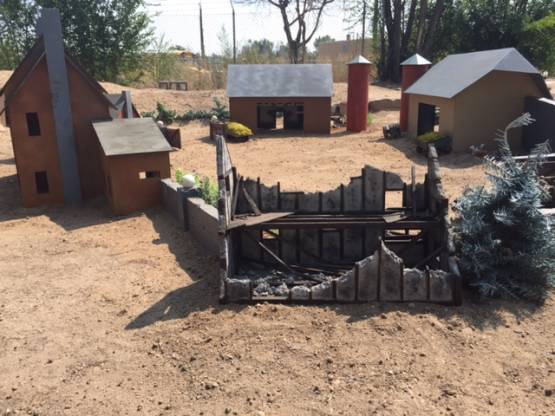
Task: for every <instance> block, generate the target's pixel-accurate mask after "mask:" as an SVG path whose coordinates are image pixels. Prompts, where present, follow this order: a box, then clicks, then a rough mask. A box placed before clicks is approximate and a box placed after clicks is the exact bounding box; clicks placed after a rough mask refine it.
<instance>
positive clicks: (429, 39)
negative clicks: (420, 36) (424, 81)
mask: <svg viewBox="0 0 555 416" xmlns="http://www.w3.org/2000/svg"><path fill="white" fill-rule="evenodd" d="M444 10H445V0H437V1H436V5H435V7H434V14H433V17H432V20H431V22H430V23H429V24H428V28H429V29H428V33H427V34H426V40H425V41H424V45H423V46H422V53H423V54H424V55H425V56H428V57H431V56H432V50H433V45H434V39H435V34H436V30H437V27H438V25H439V20H440V19H441V16H442V15H443V12H444Z"/></svg>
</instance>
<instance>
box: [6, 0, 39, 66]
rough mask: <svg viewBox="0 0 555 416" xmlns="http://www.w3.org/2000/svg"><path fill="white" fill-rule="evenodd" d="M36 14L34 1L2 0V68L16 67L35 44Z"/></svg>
mask: <svg viewBox="0 0 555 416" xmlns="http://www.w3.org/2000/svg"><path fill="white" fill-rule="evenodd" d="M36 15H37V7H36V4H35V3H34V2H32V1H27V0H2V1H0V69H13V68H15V67H16V66H17V65H18V64H19V62H20V61H21V59H23V57H24V56H25V53H26V51H27V50H28V49H29V48H30V47H31V45H32V44H33V39H34V37H35V30H34V28H35V20H36Z"/></svg>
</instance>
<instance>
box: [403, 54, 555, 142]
mask: <svg viewBox="0 0 555 416" xmlns="http://www.w3.org/2000/svg"><path fill="white" fill-rule="evenodd" d="M406 94H408V96H409V115H408V134H409V136H410V137H416V136H419V135H421V134H425V133H428V132H431V131H439V132H440V133H445V134H446V135H449V136H451V137H452V138H453V149H454V150H458V151H462V150H466V149H468V147H469V146H471V145H476V144H482V143H483V144H486V145H488V146H489V147H493V145H494V138H495V136H496V133H497V131H498V130H500V129H504V128H505V127H506V126H507V124H509V123H510V122H511V121H512V120H514V119H515V118H517V117H518V116H519V115H521V114H522V113H523V112H524V111H525V100H526V97H536V98H541V97H545V98H551V94H550V92H549V89H548V87H547V85H546V83H545V81H544V79H543V77H542V76H541V74H540V72H539V71H538V70H537V69H536V68H534V66H533V65H532V64H531V63H530V62H528V61H527V60H526V58H524V57H523V56H522V55H521V54H520V53H519V52H518V51H517V50H516V49H514V48H507V49H498V50H491V51H483V52H473V53H467V54H460V55H451V56H448V57H447V58H445V59H444V60H443V61H441V62H439V63H438V64H437V65H435V66H433V67H432V68H431V69H429V70H428V71H427V72H425V73H424V74H423V75H422V77H421V78H420V79H418V80H417V81H416V82H414V84H412V86H411V87H410V88H408V89H407V90H406ZM510 144H511V146H513V147H514V148H520V147H521V146H522V143H521V132H520V131H518V130H515V131H513V132H511V136H510Z"/></svg>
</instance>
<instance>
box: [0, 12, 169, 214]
mask: <svg viewBox="0 0 555 416" xmlns="http://www.w3.org/2000/svg"><path fill="white" fill-rule="evenodd" d="M37 33H38V35H39V38H38V40H37V41H36V43H35V45H34V46H33V47H32V48H31V50H30V51H29V52H28V54H27V56H26V57H25V58H24V59H23V61H22V63H21V64H20V66H19V67H18V68H17V69H16V70H15V71H14V73H13V74H12V76H11V78H10V79H9V80H8V81H7V83H6V84H5V85H4V87H3V88H2V89H1V90H0V97H3V102H4V105H3V107H2V106H1V105H0V115H1V114H4V115H5V120H6V124H7V126H8V127H10V129H11V137H12V144H13V150H14V156H15V162H16V167H17V173H18V178H19V185H20V189H21V196H22V199H23V205H24V206H26V207H36V206H41V205H52V204H64V203H70V204H72V203H79V202H81V201H83V200H89V199H91V198H95V197H98V196H101V195H109V193H110V189H109V187H107V182H106V180H105V178H106V172H105V171H104V169H105V167H106V166H109V165H110V164H106V163H105V161H104V158H105V157H106V154H105V153H103V148H102V146H101V144H100V142H99V137H98V136H97V133H96V132H95V129H94V128H93V122H97V121H102V120H114V119H121V118H133V117H138V112H137V110H136V109H135V108H134V106H133V103H132V101H131V96H130V94H129V93H125V92H124V93H122V94H107V92H106V91H105V90H104V88H102V86H101V85H100V84H99V83H98V82H97V81H96V80H94V79H93V78H91V77H90V76H89V75H88V74H87V73H86V72H85V71H84V70H83V69H82V68H81V67H80V66H79V64H78V63H77V62H76V61H75V60H74V59H73V58H72V57H71V55H70V54H69V53H68V52H67V51H66V50H65V48H64V43H63V38H62V30H61V24H60V16H59V12H58V10H56V9H43V10H42V15H41V17H40V18H39V21H38V27H37ZM142 123H143V124H142V126H143V128H144V129H145V132H146V131H148V132H150V133H152V134H153V135H155V136H156V137H155V139H154V140H155V141H156V140H158V139H159V136H160V135H161V133H160V130H159V129H158V128H157V126H156V124H155V123H154V121H153V120H152V119H145V120H144V121H143V122H142ZM127 128H128V125H127V124H125V123H121V124H117V131H115V130H114V129H112V131H111V135H112V136H114V135H115V136H117V135H121V136H122V137H129V132H128V131H126V130H127ZM147 128H148V129H147ZM162 137H163V136H162ZM135 140H136V141H137V142H138V143H137V146H142V147H141V149H142V150H147V149H146V148H147V147H148V145H149V144H150V143H151V141H149V140H150V137H147V135H146V134H144V133H143V134H141V135H140V136H137V137H136V138H135ZM141 141H144V143H139V142H141ZM166 145H167V143H166ZM168 147H169V146H168ZM170 150H171V148H170ZM158 151H159V147H156V148H155V150H154V152H158ZM166 156H167V155H166ZM136 157H137V158H138V160H137V161H136V162H134V163H133V164H131V166H133V168H134V169H135V170H136V176H137V178H138V177H139V174H140V172H143V171H147V170H149V169H150V167H149V166H150V165H149V163H147V161H146V160H145V159H144V158H143V157H142V156H140V157H139V156H136ZM165 160H166V164H167V166H166V167H161V166H159V165H157V166H156V169H157V171H159V172H160V173H161V175H162V177H167V176H169V160H167V159H165ZM141 161H144V162H145V163H144V166H142V165H141ZM164 175H166V176H164ZM160 186H161V185H160V184H159V180H158V187H160ZM112 192H113V190H112ZM137 198H140V196H137ZM109 199H110V198H109ZM148 200H149V201H151V202H153V203H154V199H153V198H148ZM137 206H138V207H139V208H138V209H142V208H146V207H147V206H146V204H137ZM123 211H124V210H122V211H121V212H123Z"/></svg>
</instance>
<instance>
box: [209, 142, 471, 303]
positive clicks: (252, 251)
mask: <svg viewBox="0 0 555 416" xmlns="http://www.w3.org/2000/svg"><path fill="white" fill-rule="evenodd" d="M217 157H218V162H217V165H218V183H219V188H220V200H219V204H218V214H219V234H220V253H221V258H220V267H221V292H220V299H221V301H223V302H249V301H260V300H266V301H293V302H371V301H390V302H402V301H408V302H438V303H449V304H460V303H461V302H462V285H461V278H460V274H459V273H458V268H457V266H456V262H455V260H454V257H453V253H454V247H453V242H452V239H451V235H450V232H449V225H450V222H449V208H448V207H449V201H448V199H447V197H446V196H445V194H444V192H443V186H442V183H441V176H440V170H439V163H438V159H437V153H436V151H435V148H434V147H433V146H430V154H429V159H428V173H427V175H426V178H425V180H424V182H423V183H416V175H415V169H414V168H413V169H412V182H411V183H409V184H407V183H405V182H403V180H402V179H401V178H400V177H399V176H398V175H396V174H393V173H390V172H384V171H380V170H378V169H374V168H372V167H370V166H366V167H364V168H363V169H362V171H361V175H360V176H358V177H355V178H351V181H350V183H349V184H346V185H341V186H339V187H338V188H337V189H334V190H331V191H329V192H318V193H305V192H285V191H283V190H282V189H281V185H280V184H279V183H277V184H275V185H273V186H266V185H264V184H262V183H261V182H260V180H259V179H258V180H251V179H248V178H243V177H242V176H241V175H240V174H239V172H238V171H237V170H236V168H235V167H234V166H233V164H232V162H231V158H230V156H229V152H228V149H227V146H226V143H225V139H224V138H223V137H222V136H218V141H217ZM390 193H401V194H402V201H398V202H397V205H393V206H387V205H388V204H387V203H386V201H387V199H388V194H390Z"/></svg>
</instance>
